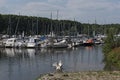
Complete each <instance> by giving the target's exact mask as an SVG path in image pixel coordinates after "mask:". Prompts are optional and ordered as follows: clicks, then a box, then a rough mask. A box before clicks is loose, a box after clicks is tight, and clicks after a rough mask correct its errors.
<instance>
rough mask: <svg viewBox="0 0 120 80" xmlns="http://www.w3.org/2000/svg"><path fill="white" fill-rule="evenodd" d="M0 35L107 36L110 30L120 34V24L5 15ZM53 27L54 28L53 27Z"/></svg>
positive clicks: (1, 15) (0, 23) (0, 20)
mask: <svg viewBox="0 0 120 80" xmlns="http://www.w3.org/2000/svg"><path fill="white" fill-rule="evenodd" d="M0 26H1V27H0V34H6V33H7V34H9V35H14V34H16V35H17V34H21V33H22V32H23V31H24V32H25V35H34V34H40V35H45V34H49V33H50V32H51V30H52V31H54V33H55V34H58V35H63V34H64V35H69V34H73V32H78V33H79V34H89V35H90V36H92V35H93V33H95V34H105V33H106V30H107V29H109V28H113V27H114V28H116V30H117V31H116V33H119V32H120V24H97V22H96V21H95V23H93V24H89V23H80V22H77V21H75V20H73V21H72V20H57V19H54V20H53V19H49V18H43V17H35V16H23V15H12V14H9V15H5V14H0ZM51 26H52V27H51Z"/></svg>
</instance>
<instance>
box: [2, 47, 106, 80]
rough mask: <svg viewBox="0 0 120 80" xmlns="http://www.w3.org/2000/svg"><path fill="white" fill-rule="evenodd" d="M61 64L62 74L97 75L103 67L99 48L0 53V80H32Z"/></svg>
mask: <svg viewBox="0 0 120 80" xmlns="http://www.w3.org/2000/svg"><path fill="white" fill-rule="evenodd" d="M59 60H62V62H63V70H64V71H66V72H78V71H99V70H103V68H104V64H103V62H102V60H103V54H102V48H101V46H93V47H78V48H72V49H12V48H11V49H9V48H8V49H0V80H35V79H36V78H37V77H38V76H39V75H41V74H45V73H49V72H53V71H55V69H54V67H53V66H52V64H53V63H54V62H58V61H59Z"/></svg>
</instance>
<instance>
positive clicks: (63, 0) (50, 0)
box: [0, 0, 120, 24]
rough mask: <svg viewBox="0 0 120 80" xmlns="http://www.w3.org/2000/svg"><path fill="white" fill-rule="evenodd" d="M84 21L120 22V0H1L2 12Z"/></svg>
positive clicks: (0, 9)
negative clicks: (57, 16) (51, 15)
mask: <svg viewBox="0 0 120 80" xmlns="http://www.w3.org/2000/svg"><path fill="white" fill-rule="evenodd" d="M57 10H59V19H69V20H74V18H75V19H76V20H77V21H79V22H82V23H88V22H89V23H94V22H95V20H96V21H97V23H100V24H106V23H120V0H0V13H2V14H19V13H20V14H21V15H28V16H29V15H31V16H39V17H48V18H50V14H51V12H52V14H53V18H54V19H56V15H57Z"/></svg>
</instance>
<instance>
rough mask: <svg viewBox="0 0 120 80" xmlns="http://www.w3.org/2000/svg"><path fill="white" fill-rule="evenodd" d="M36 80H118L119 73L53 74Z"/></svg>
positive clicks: (119, 77) (119, 78)
mask: <svg viewBox="0 0 120 80" xmlns="http://www.w3.org/2000/svg"><path fill="white" fill-rule="evenodd" d="M36 80H120V71H86V72H54V73H49V74H45V75H42V76H41V77H38V78H37V79H36Z"/></svg>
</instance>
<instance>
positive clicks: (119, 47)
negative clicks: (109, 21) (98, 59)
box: [103, 28, 120, 70]
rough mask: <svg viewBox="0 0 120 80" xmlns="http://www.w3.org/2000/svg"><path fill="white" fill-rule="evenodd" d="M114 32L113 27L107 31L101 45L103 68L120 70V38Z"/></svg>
mask: <svg viewBox="0 0 120 80" xmlns="http://www.w3.org/2000/svg"><path fill="white" fill-rule="evenodd" d="M115 34H116V30H115V29H114V28H110V29H109V30H108V31H107V38H106V39H105V44H104V46H103V52H104V62H105V70H120V38H119V37H117V36H114V35H115Z"/></svg>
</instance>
